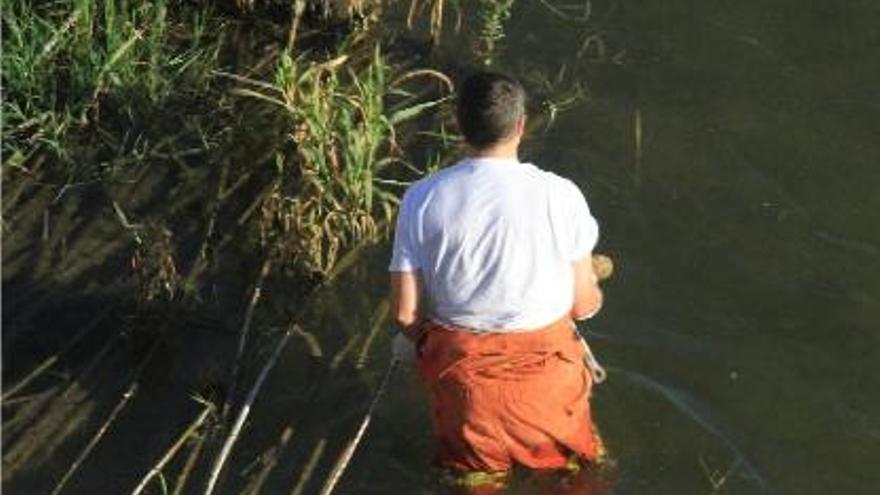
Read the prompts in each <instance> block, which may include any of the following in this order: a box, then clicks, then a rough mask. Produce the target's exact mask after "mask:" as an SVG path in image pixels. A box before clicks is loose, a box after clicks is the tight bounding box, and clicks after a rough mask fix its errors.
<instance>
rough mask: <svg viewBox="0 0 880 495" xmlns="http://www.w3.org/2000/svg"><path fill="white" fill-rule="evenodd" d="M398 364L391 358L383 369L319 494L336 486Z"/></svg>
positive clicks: (395, 359)
mask: <svg viewBox="0 0 880 495" xmlns="http://www.w3.org/2000/svg"><path fill="white" fill-rule="evenodd" d="M399 365H400V359H398V358H397V357H394V358H392V359H391V364H389V365H388V369H386V370H385V375H384V376H383V377H382V381H381V382H380V383H379V388H377V389H376V392H375V393H374V394H373V400H372V401H370V406H369V407H368V408H367V412H366V414H364V419H363V420H361V425H360V427H358V430H357V433H355V435H354V437H352V439H351V440H350V441H349V442H348V445H347V446H346V447H345V450H344V451H342V455H340V456H339V459H337V461H336V465H335V466H333V471H331V472H330V476H328V477H327V481H326V482H325V483H324V488H322V489H321V495H330V494H331V493H332V492H333V488H335V487H336V483H337V482H339V478H341V477H342V473H343V472H344V471H345V468H347V467H348V463H349V462H350V461H351V458H352V457H353V456H354V451H355V450H357V447H358V444H359V443H360V441H361V439H362V438H363V437H364V433H366V432H367V426H369V425H370V420H371V419H372V417H373V412H374V411H375V410H376V406H377V405H378V404H379V401H380V400H382V397H383V396H384V395H385V391H386V390H387V389H388V385H389V384H390V383H391V376H392V375H394V370H396V369H397V368H398V366H399Z"/></svg>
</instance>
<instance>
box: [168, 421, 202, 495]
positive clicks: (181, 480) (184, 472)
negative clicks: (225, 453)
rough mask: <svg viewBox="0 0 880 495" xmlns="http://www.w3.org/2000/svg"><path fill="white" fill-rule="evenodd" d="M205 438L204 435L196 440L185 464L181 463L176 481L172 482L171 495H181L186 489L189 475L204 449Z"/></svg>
mask: <svg viewBox="0 0 880 495" xmlns="http://www.w3.org/2000/svg"><path fill="white" fill-rule="evenodd" d="M206 438H207V437H206V436H205V435H202V436H200V437H199V438H198V439H197V440H196V442H195V445H193V448H192V450H191V451H190V453H189V456H188V457H187V458H186V462H184V463H183V468H181V470H180V474H178V475H177V480H176V481H175V482H174V491H173V492H172V493H171V495H181V494H182V493H183V490H184V489H185V488H186V482H187V481H188V480H189V475H190V474H192V472H193V469H195V466H196V462H197V461H198V460H199V456H200V455H201V454H202V449H203V448H204V447H205V441H206V440H205V439H206Z"/></svg>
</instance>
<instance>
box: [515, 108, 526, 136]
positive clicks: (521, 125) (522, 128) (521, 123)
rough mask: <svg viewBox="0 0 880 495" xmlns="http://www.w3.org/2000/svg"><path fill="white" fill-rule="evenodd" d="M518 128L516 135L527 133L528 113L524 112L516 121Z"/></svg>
mask: <svg viewBox="0 0 880 495" xmlns="http://www.w3.org/2000/svg"><path fill="white" fill-rule="evenodd" d="M514 129H515V130H516V135H517V136H518V137H520V138H522V137H523V135H524V134H525V133H526V114H525V113H523V114H522V115H521V116H520V117H519V119H517V121H516V125H515V126H514Z"/></svg>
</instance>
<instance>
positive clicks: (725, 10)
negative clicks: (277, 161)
mask: <svg viewBox="0 0 880 495" xmlns="http://www.w3.org/2000/svg"><path fill="white" fill-rule="evenodd" d="M571 3H578V2H571ZM559 4H560V3H559V2H556V4H555V5H557V6H559ZM562 7H564V6H562ZM567 12H568V13H574V11H573V10H571V11H567ZM878 20H880V7H878V5H877V4H876V3H875V2H869V1H850V2H838V3H834V2H813V1H808V2H803V1H798V2H795V1H792V0H780V1H775V2H758V1H746V2H730V1H716V0H712V1H706V2H694V1H689V2H686V1H681V0H673V1H667V2H627V1H622V0H621V1H618V2H598V1H597V2H594V3H593V13H592V19H591V21H590V22H587V23H580V22H578V21H577V19H574V18H569V19H567V20H566V19H562V18H560V17H559V16H557V15H556V14H555V13H553V12H552V11H550V10H549V9H548V8H547V7H546V6H545V5H543V4H542V2H537V1H535V2H518V3H517V4H516V7H515V9H514V11H513V15H512V16H511V18H510V20H509V21H508V23H507V37H506V38H505V40H504V41H503V42H502V50H501V52H500V54H499V55H498V56H497V58H496V61H495V64H496V66H497V67H499V68H501V69H504V70H508V71H510V72H512V73H514V74H516V75H518V76H520V77H522V78H523V79H524V80H526V81H527V82H529V85H530V89H533V90H535V91H539V90H540V82H536V81H537V80H538V79H539V78H536V77H535V76H534V74H544V75H545V76H547V77H548V78H549V79H550V80H551V82H553V81H556V80H557V75H560V71H562V72H561V76H560V77H559V78H558V81H559V83H558V84H557V86H560V87H561V86H565V85H568V86H569V87H570V86H572V85H573V84H574V83H576V82H580V83H581V84H582V85H583V86H584V89H585V91H584V92H585V94H588V98H587V99H586V101H584V102H582V103H580V104H578V105H576V106H574V107H573V108H570V109H568V110H565V111H560V112H559V113H558V114H557V115H556V118H555V119H554V120H553V121H552V123H550V122H547V123H543V124H541V126H540V127H539V128H538V129H537V130H536V131H535V132H534V133H533V135H532V137H531V140H530V141H529V143H528V144H527V145H526V147H525V150H524V153H523V159H526V160H529V161H533V162H535V163H537V164H538V165H540V166H542V167H544V168H547V169H549V170H553V171H556V172H558V173H560V174H563V175H566V176H568V177H570V178H572V179H573V180H574V181H575V182H577V183H578V184H579V185H580V186H581V188H582V189H583V190H584V191H585V193H586V195H587V197H588V201H589V202H590V204H591V207H592V209H593V210H594V214H595V215H596V216H597V217H598V219H599V221H600V223H601V226H602V239H601V241H600V244H599V250H600V251H603V252H607V253H610V254H611V255H612V256H613V257H614V259H615V260H616V261H617V271H616V273H615V276H614V279H613V280H611V281H609V282H608V283H607V285H606V300H607V301H606V307H605V309H604V311H603V312H602V313H601V314H600V315H599V316H598V317H597V318H595V320H594V321H591V322H590V323H588V324H587V325H586V326H585V327H584V329H585V330H587V334H588V335H589V336H590V340H591V342H592V345H593V348H594V350H595V352H596V353H597V355H598V357H599V359H600V360H601V361H602V362H603V363H604V364H605V365H606V366H607V367H608V368H609V369H610V373H609V375H610V376H609V379H608V381H607V382H605V383H604V384H602V385H601V386H599V387H598V388H597V389H596V396H595V398H594V409H595V414H596V416H597V418H598V423H599V425H600V427H601V429H602V431H603V433H604V436H605V438H606V441H607V443H608V444H609V448H610V450H611V452H612V454H613V456H614V457H615V458H616V459H617V461H618V464H619V473H618V479H617V482H616V484H615V485H614V488H613V493H619V494H644V493H657V494H671V493H736V494H799V495H806V494H829V493H835V494H852V495H861V494H864V495H868V494H873V493H877V490H878V488H880V470H878V469H877V466H878V465H880V375H878V373H877V372H876V365H877V362H878V358H880V352H878V351H877V349H878V345H880V328H878V321H880V301H878V297H880V194H877V193H878V189H880V141H878V137H880V136H878V126H877V122H878V118H880V111H878V110H880V96H878V92H877V91H878V90H877V88H878V87H880V57H878V55H880V51H878V47H880V27H878V26H880V24H878V22H877V21H878ZM596 34H598V35H599V37H601V43H603V45H604V51H603V50H602V49H600V47H599V46H598V43H600V41H597V39H596V38H593V40H592V41H586V40H587V39H588V38H590V36H593V35H596ZM463 49H465V47H464V46H461V45H459V46H456V45H455V43H454V42H453V43H451V44H448V45H446V46H445V47H444V48H442V49H441V53H442V55H441V58H442V57H443V56H446V57H452V58H454V57H455V56H456V50H463ZM563 67H564V71H563ZM533 103H534V104H535V105H538V107H539V108H540V104H541V103H542V102H541V101H534V102H533ZM543 108H547V107H546V106H545V107H543ZM372 256H373V258H374V260H373V263H374V264H375V265H376V267H377V269H376V270H375V272H374V273H373V274H372V275H369V276H368V280H367V281H366V282H365V284H366V285H377V286H381V285H382V284H384V278H383V277H384V273H382V270H381V268H382V265H383V264H384V263H386V261H387V257H388V251H387V248H386V249H384V250H382V249H380V250H378V251H377V252H375V253H374V254H373V255H372ZM340 290H341V291H342V292H344V294H345V295H342V296H340V297H347V298H351V297H354V294H353V293H352V292H351V291H350V290H348V289H340ZM362 297H367V296H365V295H362ZM370 297H376V298H378V297H381V291H376V294H374V295H373V296H370ZM368 306H369V305H368ZM382 366H383V364H382V363H381V360H380V361H378V362H375V366H374V367H375V369H374V370H373V372H374V373H375V374H376V377H374V378H377V377H378V374H379V373H381V370H382ZM426 416H427V406H426V403H425V398H424V394H423V393H422V392H421V391H420V390H419V388H418V384H417V383H415V381H414V380H413V379H412V377H411V376H398V377H397V379H396V380H395V381H394V382H393V384H392V388H391V391H390V394H389V396H388V397H387V398H386V402H385V403H384V404H383V406H382V407H380V410H379V412H378V414H377V417H376V418H375V419H374V423H373V425H372V426H371V430H370V433H369V434H368V436H367V438H366V440H365V443H364V445H363V446H362V450H360V451H359V452H358V454H357V457H356V458H355V461H354V462H353V464H352V465H351V467H350V468H349V470H348V471H347V472H346V475H345V476H346V477H345V482H344V483H343V488H344V489H346V487H347V489H348V490H350V492H349V493H435V490H436V488H435V487H434V486H435V485H434V481H433V480H432V478H431V476H430V475H426V474H424V473H425V472H428V471H427V466H428V460H429V457H430V455H431V443H430V433H429V430H428V423H427V419H426Z"/></svg>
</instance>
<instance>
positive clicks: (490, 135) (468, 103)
mask: <svg viewBox="0 0 880 495" xmlns="http://www.w3.org/2000/svg"><path fill="white" fill-rule="evenodd" d="M525 108H526V92H525V90H524V89H523V87H522V84H520V83H519V81H517V80H516V79H514V78H512V77H510V76H507V75H504V74H499V73H497V72H485V71H483V72H477V73H475V74H472V75H471V76H469V77H468V78H467V79H465V81H464V83H462V85H461V89H460V90H459V93H458V104H457V107H456V115H457V117H458V126H459V129H460V130H461V133H462V134H464V139H465V141H467V142H468V144H470V145H471V146H473V147H475V148H485V147H488V146H491V145H493V144H495V143H499V142H501V141H503V140H504V139H505V138H507V137H508V136H510V134H511V133H512V132H513V129H514V127H515V126H516V122H517V120H519V118H520V117H522V116H523V115H524V114H525Z"/></svg>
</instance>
